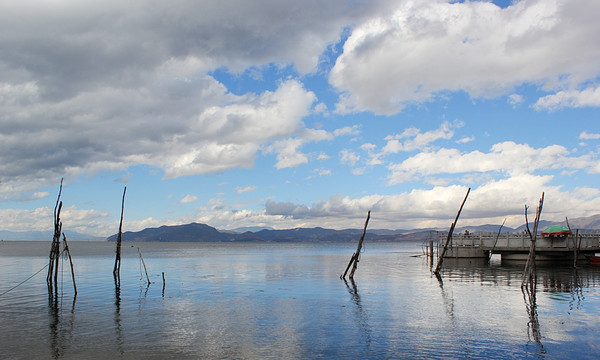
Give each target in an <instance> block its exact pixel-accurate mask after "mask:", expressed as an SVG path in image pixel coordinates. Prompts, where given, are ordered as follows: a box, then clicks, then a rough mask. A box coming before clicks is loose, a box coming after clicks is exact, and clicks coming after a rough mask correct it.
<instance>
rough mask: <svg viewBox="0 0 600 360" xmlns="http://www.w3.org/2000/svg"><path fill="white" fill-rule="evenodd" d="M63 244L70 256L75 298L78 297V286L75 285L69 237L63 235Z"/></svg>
mask: <svg viewBox="0 0 600 360" xmlns="http://www.w3.org/2000/svg"><path fill="white" fill-rule="evenodd" d="M63 244H64V245H65V252H66V253H67V255H68V256H69V263H70V264H71V277H72V278H73V290H75V296H77V284H76V283H75V271H74V270H73V258H71V252H70V251H69V245H68V244H67V237H66V236H65V233H63Z"/></svg>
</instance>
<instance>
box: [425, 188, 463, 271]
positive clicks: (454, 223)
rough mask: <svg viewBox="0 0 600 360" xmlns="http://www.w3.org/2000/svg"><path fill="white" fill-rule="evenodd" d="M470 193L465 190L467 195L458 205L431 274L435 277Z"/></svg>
mask: <svg viewBox="0 0 600 360" xmlns="http://www.w3.org/2000/svg"><path fill="white" fill-rule="evenodd" d="M470 192H471V188H469V190H467V194H466V195H465V198H464V200H463V202H462V204H461V205H460V208H459V209H458V213H457V214H456V218H455V219H454V222H453V223H452V225H450V231H448V237H447V238H446V243H445V244H444V247H443V248H442V251H441V252H440V256H439V257H438V263H437V265H436V266H435V270H434V271H433V273H434V274H436V275H439V274H440V269H441V268H442V263H443V261H444V254H445V253H446V249H447V248H448V243H449V242H450V239H451V238H452V233H453V232H454V227H455V226H456V222H457V221H458V217H459V216H460V213H461V211H462V209H463V206H465V202H466V201H467V197H468V196H469V193H470Z"/></svg>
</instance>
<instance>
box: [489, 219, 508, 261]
mask: <svg viewBox="0 0 600 360" xmlns="http://www.w3.org/2000/svg"><path fill="white" fill-rule="evenodd" d="M505 222H506V218H504V221H502V225H500V229H498V234H496V241H494V246H492V250H491V251H490V259H491V258H492V253H493V252H494V250H495V249H496V244H498V238H499V237H500V232H502V227H504V223H505Z"/></svg>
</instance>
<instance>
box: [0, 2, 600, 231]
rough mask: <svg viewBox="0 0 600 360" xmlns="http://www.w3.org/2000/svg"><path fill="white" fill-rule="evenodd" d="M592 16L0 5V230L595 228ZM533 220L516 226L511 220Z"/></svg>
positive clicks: (533, 11) (576, 9)
mask: <svg viewBox="0 0 600 360" xmlns="http://www.w3.org/2000/svg"><path fill="white" fill-rule="evenodd" d="M599 16H600V3H598V4H596V2H590V1H583V0H581V1H580V0H544V1H541V0H540V1H533V0H522V1H514V2H511V1H495V2H489V1H471V2H469V1H465V2H456V1H442V0H431V1H416V2H415V1H383V0H375V1H369V2H364V3H363V2H354V1H342V0H332V1H327V2H322V1H316V0H315V1H303V2H301V3H298V2H296V1H284V0H280V1H254V2H248V1H235V0H231V1H202V2H197V1H170V2H160V3H152V6H150V3H149V2H147V1H128V2H126V3H123V2H122V1H105V2H97V1H79V2H77V3H76V4H73V3H71V2H64V1H44V2H41V1H12V0H9V1H3V2H2V3H1V4H0V31H1V33H2V34H3V36H2V38H0V47H1V48H2V49H3V51H2V52H1V53H0V125H1V127H0V140H1V141H0V150H1V151H0V218H1V219H2V225H1V226H0V229H2V230H12V231H29V230H47V229H50V228H51V226H52V209H53V207H54V203H55V201H56V195H57V193H58V186H59V183H60V179H61V178H63V177H64V181H65V185H64V189H63V197H62V200H63V203H64V210H63V216H62V219H63V224H64V225H63V226H64V228H65V229H68V230H74V231H79V232H83V233H88V234H93V235H97V236H108V235H110V234H113V233H115V232H116V231H117V229H118V220H119V216H120V205H121V196H122V192H123V187H124V186H127V196H126V203H125V225H124V227H125V229H126V230H134V231H135V230H141V229H143V228H145V227H154V226H160V225H165V224H166V225H174V224H185V223H190V222H201V223H206V224H208V225H211V226H214V227H217V228H220V229H234V228H238V227H248V226H264V227H272V228H293V227H314V226H322V227H327V228H336V229H341V228H360V227H361V226H362V224H363V223H364V218H365V216H366V213H367V211H368V210H371V211H372V220H371V223H370V226H371V227H373V228H390V229H411V228H423V227H444V228H446V227H448V226H449V225H450V222H451V221H452V219H453V218H454V216H455V214H456V211H457V209H458V206H459V205H460V202H461V201H462V198H463V197H464V195H465V193H466V191H467V189H468V188H471V189H472V190H471V194H470V196H469V200H468V202H467V204H466V207H465V210H464V212H463V214H462V216H461V220H460V221H461V224H463V225H469V224H485V223H490V224H500V223H502V221H503V219H504V218H507V223H506V224H507V225H508V226H519V225H521V224H522V223H524V217H523V207H524V205H525V204H527V205H529V206H530V207H531V209H534V208H535V206H536V205H537V202H538V199H539V197H540V196H541V193H542V192H545V193H546V201H545V205H544V214H543V218H545V219H548V220H558V221H561V220H563V219H564V218H565V216H568V217H569V218H576V217H582V216H589V215H594V214H597V213H600V211H599V209H600V185H598V184H600V181H599V180H600V176H599V174H600V162H599V160H598V151H599V149H600V126H599V124H598V116H599V115H600V111H599V107H600V86H599V82H600V81H599V80H600V78H599V76H600V62H598V59H600V38H599V37H598V36H597V34H599V33H600V24H599V23H598V21H597V19H598V17H599ZM531 212H533V210H531Z"/></svg>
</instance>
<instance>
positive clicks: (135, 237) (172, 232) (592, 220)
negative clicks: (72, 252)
mask: <svg viewBox="0 0 600 360" xmlns="http://www.w3.org/2000/svg"><path fill="white" fill-rule="evenodd" d="M559 223H561V224H565V222H564V221H563V222H557V221H547V220H542V221H540V224H539V230H540V231H541V230H542V229H544V228H545V227H547V226H548V225H552V224H559ZM459 225H460V220H459ZM569 225H570V226H571V228H572V229H580V230H586V231H591V230H600V214H599V215H593V216H588V217H582V218H576V219H569ZM530 226H532V224H530ZM499 228H500V225H491V224H487V225H479V226H464V227H458V228H456V229H455V230H454V231H455V233H459V232H464V231H465V230H466V231H468V232H470V233H480V232H497V231H498V229H499ZM524 229H525V225H522V226H519V227H518V228H516V229H513V228H510V227H507V226H504V227H503V228H502V232H519V231H523V230H524ZM436 231H442V232H446V231H448V228H430V229H413V230H406V229H404V230H403V229H398V230H387V229H367V234H366V237H365V239H366V240H367V241H404V240H426V239H428V238H430V237H431V236H432V233H433V232H436ZM65 234H66V236H67V240H70V241H102V240H108V241H115V240H116V238H117V235H116V234H115V235H112V236H110V237H108V238H106V239H105V238H100V237H95V236H92V235H87V234H81V233H77V232H74V231H65ZM361 234H362V229H345V230H333V229H324V228H320V227H316V228H298V229H287V230H273V229H271V228H259V227H250V228H239V229H234V230H217V229H216V228H214V227H212V226H208V225H205V224H198V223H192V224H186V225H175V226H161V227H158V228H147V229H144V230H141V231H135V232H132V231H127V232H125V233H123V241H184V242H193V241H197V242H222V241H268V242H276V241H277V242H294V241H309V242H318V241H339V242H347V241H357V240H358V239H359V238H360V236H361ZM0 240H7V241H14V240H25V241H35V240H37V241H44V240H48V241H50V240H52V231H28V232H14V231H6V230H0Z"/></svg>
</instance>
